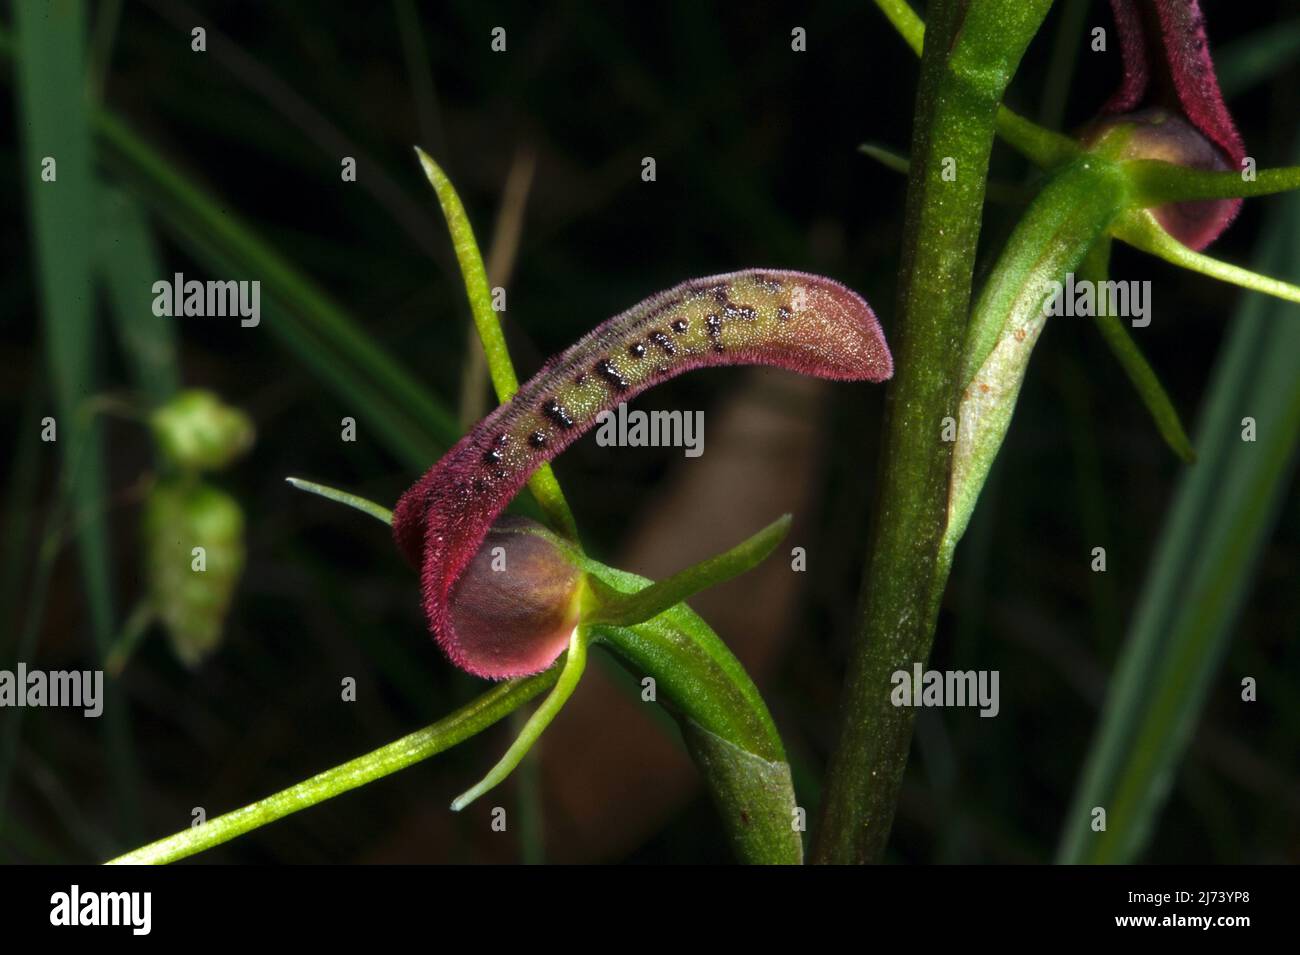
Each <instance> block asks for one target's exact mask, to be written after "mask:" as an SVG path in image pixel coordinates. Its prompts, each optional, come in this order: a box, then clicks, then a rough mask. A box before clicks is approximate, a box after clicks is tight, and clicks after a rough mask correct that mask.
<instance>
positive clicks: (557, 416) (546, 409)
mask: <svg viewBox="0 0 1300 955" xmlns="http://www.w3.org/2000/svg"><path fill="white" fill-rule="evenodd" d="M542 414H544V415H546V417H548V418H550V419H551V420H552V421H554V422H555V423H556V424H558V425H559V426H560V427H561V428H572V427H573V418H571V417H570V416H569V412H568V410H566V409H565V407H564V406H563V405H562V404H560V403H559V402H558V401H556V400H555V399H554V398H547V399H546V401H545V402H544V403H543V404H542Z"/></svg>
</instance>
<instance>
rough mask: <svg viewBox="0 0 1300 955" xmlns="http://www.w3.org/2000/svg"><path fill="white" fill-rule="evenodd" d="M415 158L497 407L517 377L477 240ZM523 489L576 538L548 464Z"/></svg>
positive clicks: (444, 186) (443, 179)
mask: <svg viewBox="0 0 1300 955" xmlns="http://www.w3.org/2000/svg"><path fill="white" fill-rule="evenodd" d="M415 154H416V155H417V156H418V157H419V158H420V165H421V166H423V167H424V174H425V176H426V177H427V178H428V180H429V184H430V185H431V186H433V191H434V192H435V193H436V194H437V196H438V203H439V205H441V206H442V214H443V216H444V217H445V218H446V220H447V229H448V230H449V231H450V232H451V243H452V248H453V249H454V250H455V252H456V261H457V262H459V263H460V272H461V275H462V277H463V278H464V279H465V292H466V293H467V294H468V296H469V307H470V312H471V313H472V314H473V316H474V327H475V328H476V329H478V337H479V341H480V342H482V344H483V353H484V355H486V356H487V365H488V373H489V374H490V375H491V376H492V387H493V388H495V389H496V393H497V400H498V401H501V402H502V403H504V402H507V401H509V400H510V399H511V397H512V396H513V395H514V393H515V392H516V391H518V390H519V378H518V376H517V375H516V374H515V368H514V365H512V364H511V362H510V352H509V350H508V349H507V348H506V336H505V333H504V332H503V331H502V330H501V322H500V320H499V319H498V318H497V314H496V312H494V311H493V310H492V291H491V289H489V288H488V280H487V269H486V268H485V267H484V265H483V255H482V253H481V252H480V251H479V247H478V241H477V240H476V239H475V238H474V228H473V226H471V225H470V221H469V216H467V215H466V214H465V207H464V205H462V204H461V201H460V196H458V195H457V194H456V189H455V187H454V186H452V184H451V180H450V179H448V178H447V174H446V173H444V172H443V171H442V168H441V167H440V166H439V165H438V164H437V163H436V162H434V161H433V159H432V158H431V157H430V156H429V154H428V153H426V152H425V151H424V150H423V149H421V148H420V147H418V146H417V147H415ZM528 489H529V490H530V491H531V492H532V494H533V497H535V498H536V499H537V503H538V504H540V505H541V507H542V510H543V511H544V512H545V513H546V516H547V518H548V520H549V522H550V524H551V526H552V527H554V528H556V529H557V530H559V531H560V532H561V533H563V534H565V535H567V536H568V537H571V538H573V539H575V540H576V539H577V537H578V528H577V525H576V523H575V522H574V520H573V511H572V509H571V508H570V507H569V502H568V501H567V500H565V497H564V492H563V491H562V490H560V482H559V481H558V480H556V478H555V472H554V471H553V470H552V469H551V465H550V463H549V462H548V463H545V464H543V465H542V466H541V467H540V468H538V469H537V471H536V472H534V473H533V476H532V477H530V478H529V479H528Z"/></svg>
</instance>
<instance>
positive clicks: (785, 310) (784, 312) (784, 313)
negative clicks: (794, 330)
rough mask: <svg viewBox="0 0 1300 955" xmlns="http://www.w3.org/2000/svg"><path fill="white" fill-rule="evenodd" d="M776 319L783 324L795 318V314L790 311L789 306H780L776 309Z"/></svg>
mask: <svg viewBox="0 0 1300 955" xmlns="http://www.w3.org/2000/svg"><path fill="white" fill-rule="evenodd" d="M776 317H777V318H778V319H779V320H781V321H783V322H788V321H790V319H792V318H794V312H792V311H790V307H789V306H788V305H778V306H777V307H776Z"/></svg>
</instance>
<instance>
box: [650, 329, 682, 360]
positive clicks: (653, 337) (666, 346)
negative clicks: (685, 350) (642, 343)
mask: <svg viewBox="0 0 1300 955" xmlns="http://www.w3.org/2000/svg"><path fill="white" fill-rule="evenodd" d="M650 341H652V342H654V343H655V344H656V345H658V346H659V347H660V348H661V349H663V353H664V354H665V355H672V354H675V353H676V352H677V346H676V345H674V344H673V340H672V339H671V338H669V337H668V336H667V335H665V334H664V333H663V332H651V333H650Z"/></svg>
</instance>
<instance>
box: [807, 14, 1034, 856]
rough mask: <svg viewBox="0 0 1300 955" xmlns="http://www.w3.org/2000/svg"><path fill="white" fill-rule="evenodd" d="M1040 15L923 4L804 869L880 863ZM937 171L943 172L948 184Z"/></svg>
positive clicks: (926, 646)
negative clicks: (876, 374) (877, 427)
mask: <svg viewBox="0 0 1300 955" xmlns="http://www.w3.org/2000/svg"><path fill="white" fill-rule="evenodd" d="M1049 7H1050V2H1048V0H974V2H969V3H968V2H964V0H936V2H934V3H932V4H931V23H930V26H929V31H930V36H929V40H928V42H926V43H925V47H924V51H923V54H922V57H921V79H920V87H919V91H918V95H917V100H916V121H915V126H914V129H913V143H912V148H911V151H910V152H911V159H912V164H911V173H910V175H909V185H908V195H907V206H906V219H905V224H904V230H905V231H904V237H903V251H902V262H901V265H900V270H899V275H900V284H899V314H898V318H897V320H896V321H895V323H894V331H893V342H894V347H895V353H894V354H895V367H896V368H897V373H896V375H895V377H894V379H893V381H892V382H891V383H890V390H889V403H888V407H887V410H886V418H885V435H884V442H883V443H884V447H883V448H882V451H881V455H880V459H881V475H880V482H879V491H878V493H879V495H880V496H879V499H878V501H877V508H876V512H875V513H876V515H877V521H876V524H875V526H874V528H873V534H874V536H873V539H872V543H871V549H870V554H869V556H868V559H867V561H866V565H865V573H864V576H863V584H862V594H863V597H862V606H863V614H862V623H861V628H860V631H859V633H858V636H857V640H856V643H855V645H854V647H853V653H852V659H851V661H850V665H849V670H848V674H847V678H846V681H845V687H844V694H843V701H842V703H841V726H840V736H839V742H838V745H837V748H836V750H835V753H834V755H833V757H832V760H831V764H830V771H829V775H828V786H827V790H826V794H825V799H824V802H823V809H822V821H821V829H820V833H819V835H818V841H817V844H816V846H815V849H814V859H815V860H816V861H821V862H862V861H871V860H878V859H879V858H880V857H881V855H882V854H883V852H884V848H885V844H886V842H887V840H888V836H889V830H890V826H891V825H892V822H893V816H894V807H895V804H896V803H897V799H898V791H899V787H900V785H901V783H902V777H903V771H904V769H905V768H906V765H907V756H908V750H909V748H910V746H911V737H912V719H913V715H914V711H913V710H912V709H911V708H910V707H909V708H899V707H894V706H892V705H890V702H889V691H890V688H891V682H890V675H891V674H892V673H893V672H894V671H895V670H898V669H901V668H909V669H910V667H911V665H912V663H913V661H923V660H925V659H926V658H927V657H928V656H929V652H930V645H931V642H932V641H933V639H934V628H935V623H936V621H937V618H938V608H939V599H940V596H941V594H942V591H943V585H944V583H945V581H946V569H945V568H943V567H942V566H941V564H940V547H941V543H942V540H943V534H944V529H945V527H946V526H947V504H948V480H949V473H950V468H951V464H952V444H951V443H950V442H946V441H944V440H943V438H942V429H943V419H944V418H945V417H949V416H952V415H953V414H954V413H955V411H956V408H957V398H958V394H959V385H960V382H959V380H958V376H959V374H960V361H961V354H962V346H963V345H964V343H965V330H966V318H967V313H968V310H969V308H970V295H971V281H972V273H973V271H974V264H975V254H976V245H977V241H978V238H979V227H980V221H981V218H982V213H983V205H984V198H985V181H986V180H987V178H988V161H989V155H990V153H991V151H992V148H993V137H994V131H995V128H996V127H997V124H998V119H997V117H998V107H999V105H1000V103H1001V100H1002V95H1003V93H1004V92H1005V90H1006V87H1007V84H1008V83H1009V82H1010V80H1011V77H1012V74H1013V73H1014V71H1015V68H1016V66H1017V65H1018V64H1019V61H1020V57H1021V56H1022V55H1023V53H1024V50H1025V48H1026V47H1027V46H1028V45H1029V42H1030V40H1032V39H1033V37H1034V34H1035V33H1036V32H1037V31H1038V28H1039V26H1040V25H1041V24H1042V20H1043V17H1044V16H1046V14H1047V10H1048V8H1049ZM882 9H883V7H882ZM945 170H955V172H956V175H955V178H952V177H949V176H945V175H944V173H945Z"/></svg>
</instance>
